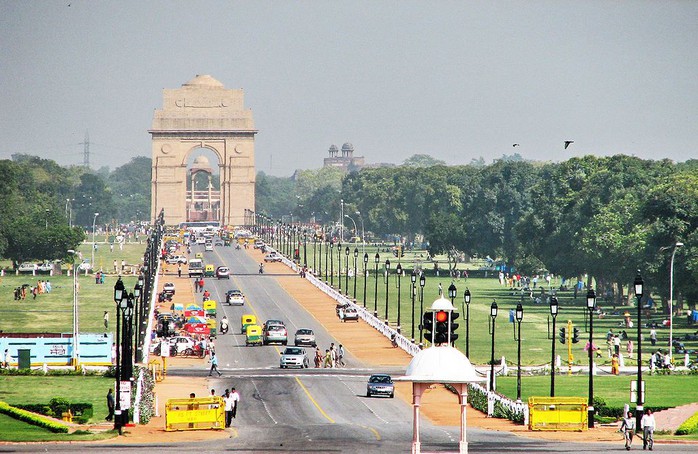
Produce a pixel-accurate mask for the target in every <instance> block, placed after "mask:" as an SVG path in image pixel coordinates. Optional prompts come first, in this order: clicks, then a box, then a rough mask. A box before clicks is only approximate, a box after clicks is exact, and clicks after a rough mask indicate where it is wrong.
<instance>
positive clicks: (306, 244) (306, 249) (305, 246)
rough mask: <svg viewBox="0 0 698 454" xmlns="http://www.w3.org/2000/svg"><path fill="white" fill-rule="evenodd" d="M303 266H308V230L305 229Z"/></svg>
mask: <svg viewBox="0 0 698 454" xmlns="http://www.w3.org/2000/svg"><path fill="white" fill-rule="evenodd" d="M303 266H308V232H307V231H306V230H303ZM313 269H315V265H313Z"/></svg>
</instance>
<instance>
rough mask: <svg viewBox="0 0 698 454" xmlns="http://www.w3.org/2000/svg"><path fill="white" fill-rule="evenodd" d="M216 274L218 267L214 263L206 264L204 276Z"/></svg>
mask: <svg viewBox="0 0 698 454" xmlns="http://www.w3.org/2000/svg"><path fill="white" fill-rule="evenodd" d="M215 275H216V267H215V266H214V265H206V268H204V277H213V276H215Z"/></svg>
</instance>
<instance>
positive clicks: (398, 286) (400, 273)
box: [395, 263, 402, 333]
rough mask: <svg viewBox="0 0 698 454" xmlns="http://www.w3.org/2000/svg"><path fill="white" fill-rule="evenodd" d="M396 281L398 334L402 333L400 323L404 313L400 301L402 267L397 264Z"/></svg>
mask: <svg viewBox="0 0 698 454" xmlns="http://www.w3.org/2000/svg"><path fill="white" fill-rule="evenodd" d="M395 279H397V332H398V333H401V332H402V324H401V323H400V320H401V319H400V314H401V313H402V312H401V311H400V306H402V304H401V301H400V294H401V293H402V292H401V290H402V288H401V285H402V265H401V264H399V263H398V264H397V268H395Z"/></svg>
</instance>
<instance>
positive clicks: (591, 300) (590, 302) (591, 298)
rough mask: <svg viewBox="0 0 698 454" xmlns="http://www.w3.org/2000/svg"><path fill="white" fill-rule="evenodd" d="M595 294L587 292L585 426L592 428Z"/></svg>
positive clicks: (591, 290)
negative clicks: (587, 329) (587, 347)
mask: <svg viewBox="0 0 698 454" xmlns="http://www.w3.org/2000/svg"><path fill="white" fill-rule="evenodd" d="M595 306H596V292H595V291H594V289H593V288H590V289H589V291H588V292H587V309H588V310H589V351H588V353H589V400H588V402H587V411H588V413H589V414H588V416H587V426H588V427H589V428H590V429H593V428H594V317H593V314H594V307H595ZM553 337H554V336H553Z"/></svg>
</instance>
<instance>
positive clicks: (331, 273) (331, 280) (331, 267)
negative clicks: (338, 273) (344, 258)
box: [325, 240, 334, 287]
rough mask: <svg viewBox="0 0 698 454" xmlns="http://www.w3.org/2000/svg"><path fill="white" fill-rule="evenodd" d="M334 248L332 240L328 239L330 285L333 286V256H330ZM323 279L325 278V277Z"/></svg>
mask: <svg viewBox="0 0 698 454" xmlns="http://www.w3.org/2000/svg"><path fill="white" fill-rule="evenodd" d="M333 249H334V240H330V287H334V257H332V254H333ZM325 273H327V263H325ZM325 280H327V279H326V278H325Z"/></svg>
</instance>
